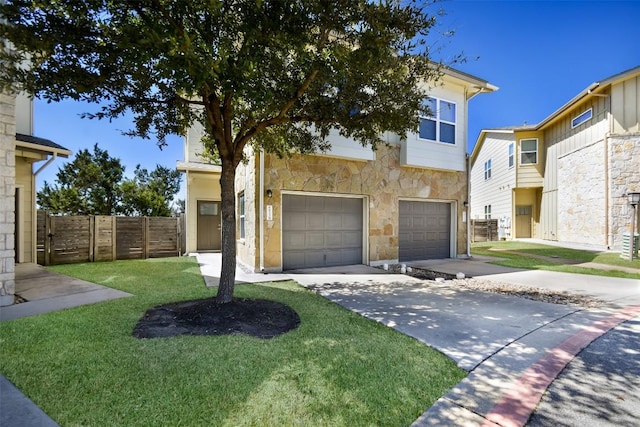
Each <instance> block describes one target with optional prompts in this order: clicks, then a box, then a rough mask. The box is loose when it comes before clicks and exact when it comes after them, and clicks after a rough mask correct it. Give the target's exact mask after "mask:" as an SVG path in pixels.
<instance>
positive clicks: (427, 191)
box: [237, 146, 467, 271]
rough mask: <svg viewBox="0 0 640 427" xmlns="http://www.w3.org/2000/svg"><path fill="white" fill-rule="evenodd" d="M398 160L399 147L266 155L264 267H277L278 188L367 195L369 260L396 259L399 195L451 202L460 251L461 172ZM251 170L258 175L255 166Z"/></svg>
mask: <svg viewBox="0 0 640 427" xmlns="http://www.w3.org/2000/svg"><path fill="white" fill-rule="evenodd" d="M399 160H400V147H398V146H392V147H386V146H381V147H379V148H378V151H377V152H376V160H374V161H356V160H347V159H339V158H331V157H325V156H301V155H296V156H293V157H291V158H284V159H278V158H277V157H276V156H273V155H267V156H266V158H265V189H271V190H272V191H273V197H272V198H271V199H269V200H268V201H267V200H265V204H270V205H272V206H273V221H266V226H265V237H264V238H265V268H266V270H268V271H269V270H271V271H277V269H279V268H281V267H282V253H281V247H282V245H281V223H280V219H281V205H282V193H281V191H282V190H291V191H301V192H314V193H328V194H327V195H330V194H339V195H363V196H367V197H368V200H369V209H368V215H369V229H368V243H369V261H370V262H371V263H379V262H382V261H394V260H397V259H398V216H399V211H398V209H399V203H398V200H399V199H401V198H406V199H414V200H420V199H423V200H425V201H427V200H443V201H456V202H457V205H456V206H457V213H456V215H454V216H453V217H452V222H455V223H456V224H457V227H458V228H457V242H456V243H457V253H458V254H459V255H460V254H465V253H466V223H463V222H462V209H463V208H462V205H463V204H462V202H463V201H464V200H466V194H467V182H466V173H465V172H451V171H441V170H432V169H421V168H411V167H402V166H400V162H399ZM254 170H256V173H257V169H255V166H254ZM237 191H239V189H237ZM365 232H366V231H365Z"/></svg>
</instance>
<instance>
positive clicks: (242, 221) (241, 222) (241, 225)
mask: <svg viewBox="0 0 640 427" xmlns="http://www.w3.org/2000/svg"><path fill="white" fill-rule="evenodd" d="M246 202H247V201H246V199H245V197H244V191H242V192H240V193H239V194H238V237H239V239H238V240H244V239H245V237H246V234H247V223H246V214H245V212H246Z"/></svg>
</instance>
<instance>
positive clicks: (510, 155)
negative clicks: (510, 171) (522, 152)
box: [509, 142, 515, 168]
mask: <svg viewBox="0 0 640 427" xmlns="http://www.w3.org/2000/svg"><path fill="white" fill-rule="evenodd" d="M514 156H515V155H514V146H513V142H512V143H511V144H509V167H510V168H512V167H513V163H514Z"/></svg>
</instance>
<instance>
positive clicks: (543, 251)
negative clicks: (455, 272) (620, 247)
mask: <svg viewBox="0 0 640 427" xmlns="http://www.w3.org/2000/svg"><path fill="white" fill-rule="evenodd" d="M471 253H472V254H474V255H486V256H493V257H498V258H505V260H504V261H496V262H494V264H498V265H502V266H505V267H513V268H524V269H529V270H537V269H540V270H552V271H562V272H566V273H580V274H593V275H598V276H610V277H622V278H630V279H640V274H639V273H629V272H624V271H618V270H605V269H599V268H585V267H581V266H579V265H576V263H587V262H593V263H597V264H604V265H608V266H612V267H629V268H634V269H638V270H640V260H638V259H634V260H633V261H629V260H626V259H623V258H620V254H619V253H614V252H592V251H585V250H578V249H569V248H562V247H557V246H550V245H543V244H538V243H530V242H522V241H517V240H515V241H497V242H476V243H472V244H471ZM527 255H533V256H543V257H549V259H548V260H544V259H538V258H533V257H531V256H527ZM563 260H571V261H572V262H573V263H571V264H570V263H565V262H563Z"/></svg>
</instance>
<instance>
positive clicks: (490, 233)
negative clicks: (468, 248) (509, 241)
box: [471, 219, 499, 242]
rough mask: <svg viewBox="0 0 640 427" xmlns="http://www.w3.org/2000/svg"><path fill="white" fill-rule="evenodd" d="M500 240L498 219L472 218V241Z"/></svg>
mask: <svg viewBox="0 0 640 427" xmlns="http://www.w3.org/2000/svg"><path fill="white" fill-rule="evenodd" d="M496 240H499V236H498V220H497V219H472V220H471V241H472V242H491V241H496Z"/></svg>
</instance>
